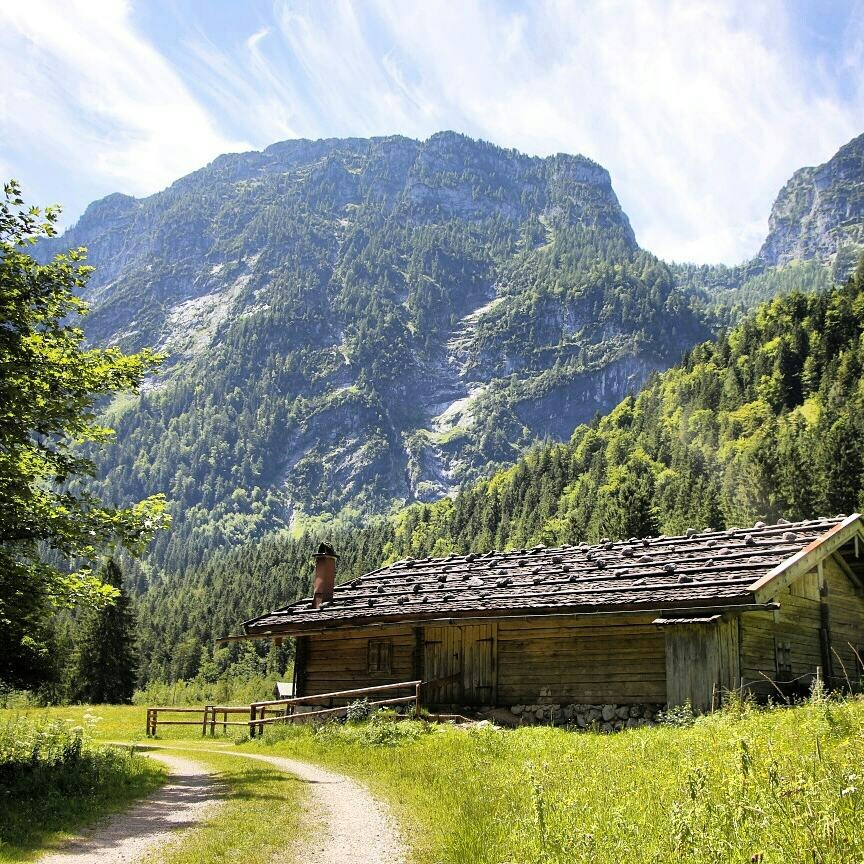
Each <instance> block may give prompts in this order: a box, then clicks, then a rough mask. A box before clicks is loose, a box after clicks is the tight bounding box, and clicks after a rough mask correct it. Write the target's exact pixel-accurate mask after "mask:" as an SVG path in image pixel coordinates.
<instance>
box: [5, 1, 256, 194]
mask: <svg viewBox="0 0 864 864" xmlns="http://www.w3.org/2000/svg"><path fill="white" fill-rule="evenodd" d="M0 80H2V81H3V93H4V100H3V102H2V103H0V128H2V139H0V140H2V145H3V149H4V151H12V152H13V153H14V152H16V151H17V152H18V154H20V152H21V150H22V149H24V150H26V151H27V152H28V154H29V155H30V156H31V157H32V156H33V155H34V154H36V155H37V156H38V157H39V158H41V159H42V160H44V161H45V162H48V163H53V164H60V165H62V166H64V168H65V170H66V171H67V172H75V173H76V174H78V175H79V177H80V178H81V180H82V181H84V180H85V178H88V177H89V178H90V180H91V182H92V183H93V184H94V185H96V186H97V187H99V188H104V187H105V185H106V184H111V186H113V188H115V189H122V190H123V191H126V192H130V193H139V194H143V193H149V192H152V191H154V190H155V189H158V188H160V187H161V186H165V185H166V184H168V183H169V182H171V181H172V180H174V179H176V178H177V177H178V176H180V175H182V174H184V173H187V172H189V171H191V170H193V169H195V168H197V167H200V166H201V164H202V163H204V162H206V161H208V160H209V159H212V158H213V157H215V156H217V155H218V154H219V153H222V152H225V151H229V150H234V149H238V148H242V147H247V148H248V146H249V145H248V144H246V143H245V142H243V141H237V140H231V139H230V138H228V137H226V136H224V135H222V134H221V133H220V131H219V126H218V124H217V123H216V122H215V121H214V120H213V118H212V117H210V116H208V114H207V112H206V111H205V110H204V109H203V108H202V107H201V105H200V104H199V103H198V101H197V100H196V99H194V98H193V97H192V96H191V95H190V93H189V90H188V89H187V87H186V85H185V84H184V82H183V81H182V80H181V78H180V77H179V76H178V75H177V74H176V72H175V71H174V70H173V69H172V67H171V66H170V64H168V63H167V62H166V61H165V59H164V58H163V57H162V55H161V54H160V53H159V52H158V51H157V50H156V49H155V48H154V47H153V46H152V45H150V44H149V43H148V42H147V41H145V40H144V39H143V38H142V37H141V36H140V35H139V34H138V33H136V31H135V29H134V28H133V26H132V23H131V21H130V8H129V6H128V4H127V3H125V2H117V0H105V2H100V0H38V2H35V3H31V4H26V5H25V4H15V3H6V4H2V5H0Z"/></svg>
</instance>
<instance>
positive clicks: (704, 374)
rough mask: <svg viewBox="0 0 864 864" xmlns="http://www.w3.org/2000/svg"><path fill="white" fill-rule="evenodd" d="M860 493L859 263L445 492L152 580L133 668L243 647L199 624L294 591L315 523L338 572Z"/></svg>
mask: <svg viewBox="0 0 864 864" xmlns="http://www.w3.org/2000/svg"><path fill="white" fill-rule="evenodd" d="M862 492H864V263H862V264H861V265H859V268H858V270H857V272H856V274H855V276H854V277H853V278H852V279H850V280H849V281H848V283H847V284H845V285H844V286H842V287H837V288H835V289H834V290H832V291H830V292H827V293H821V294H814V295H804V294H801V293H793V294H790V295H787V296H784V297H780V298H777V299H775V300H774V301H772V302H770V303H768V304H766V305H763V306H761V307H760V308H759V309H758V310H757V311H756V312H755V314H753V315H752V316H751V317H749V318H748V319H747V320H746V321H744V322H743V323H742V324H741V325H739V326H738V327H736V328H734V329H732V330H731V331H729V332H728V333H727V334H726V335H724V336H722V337H720V338H719V339H718V340H717V341H714V342H706V343H703V344H701V345H699V346H697V347H696V348H694V349H693V350H692V351H691V352H690V353H689V354H688V355H687V357H686V358H685V359H684V361H683V362H682V363H681V364H680V365H678V366H676V367H674V368H672V369H670V370H669V371H667V372H665V373H663V374H658V375H657V376H655V377H654V378H653V379H652V380H651V381H650V382H649V383H648V385H647V386H646V387H645V388H644V389H643V390H642V391H641V392H640V393H639V394H638V395H636V396H635V397H628V398H626V399H624V400H623V401H622V402H621V403H620V404H619V405H618V406H617V407H616V408H615V409H614V410H613V411H612V412H611V413H610V414H609V415H608V416H606V417H604V418H602V419H600V420H598V421H595V422H592V423H589V424H584V425H581V426H579V427H578V428H577V429H576V431H575V432H574V433H573V436H572V438H571V439H570V441H569V442H568V443H561V444H549V445H546V446H541V447H538V448H535V449H534V450H533V451H532V452H531V453H530V454H529V455H527V456H526V457H524V458H523V459H521V460H520V461H519V462H518V463H517V464H516V465H515V466H513V467H512V468H509V469H507V470H503V471H501V472H499V473H498V474H496V475H495V476H494V477H492V478H491V479H488V480H483V481H480V482H478V483H476V484H475V485H474V486H472V487H471V488H469V489H467V490H465V491H463V492H462V493H460V494H459V495H457V496H456V497H455V498H454V499H453V500H449V499H447V500H444V501H440V502H437V503H433V504H427V505H415V506H412V507H409V508H407V509H406V510H404V511H403V512H402V513H400V514H399V515H398V516H396V517H395V518H392V519H387V520H385V519H379V520H377V521H374V522H373V523H372V524H370V525H369V526H368V527H366V528H365V529H363V530H355V531H350V530H342V531H338V532H333V531H330V532H324V533H316V532H312V533H309V534H307V535H305V536H303V537H302V538H300V539H299V540H293V539H290V538H283V539H278V538H273V539H270V540H268V541H266V542H263V543H258V544H254V545H250V546H248V547H239V548H237V549H235V550H233V551H232V552H231V553H229V554H227V555H217V556H214V557H213V558H212V559H211V560H209V561H208V562H207V563H206V564H205V565H203V566H201V567H199V568H192V569H190V570H188V571H187V572H185V573H184V574H182V575H178V576H176V577H171V578H170V579H167V580H166V581H165V582H164V583H162V584H156V585H153V586H152V587H150V588H149V589H147V590H145V592H144V594H143V595H142V596H141V597H140V599H139V602H138V608H139V620H140V621H141V622H142V627H143V632H142V640H143V641H142V648H143V652H144V656H145V665H144V667H143V672H144V675H145V676H149V677H154V678H173V677H188V676H191V675H194V674H195V673H196V671H197V669H198V668H199V664H200V663H201V662H202V656H203V662H204V663H205V664H206V665H207V668H208V669H209V670H210V674H217V670H218V669H220V668H221V669H224V668H225V667H226V666H227V665H228V664H229V663H230V662H231V660H232V659H235V658H236V657H238V656H239V655H240V654H241V653H242V652H243V651H248V650H249V649H248V647H247V648H242V649H241V648H240V647H237V646H233V647H231V648H223V649H219V651H217V654H216V658H215V660H216V662H215V664H214V663H213V662H212V657H211V651H212V648H211V646H212V639H213V638H215V637H218V636H221V635H225V634H226V633H229V632H233V631H234V630H235V629H236V628H237V626H238V625H239V623H240V622H241V621H242V620H243V619H245V618H246V617H249V616H251V615H253V614H256V613H259V612H261V611H263V610H265V609H269V608H273V607H276V606H278V605H280V604H282V603H284V602H287V601H289V600H291V599H293V598H294V597H296V596H298V595H299V594H301V593H303V592H305V591H307V590H308V588H309V583H310V580H311V575H312V568H311V564H310V563H309V556H310V554H311V552H312V550H313V548H314V546H315V544H316V543H317V542H318V541H319V540H320V539H322V538H323V537H326V538H327V539H328V540H329V541H330V542H332V543H333V544H334V545H335V546H336V547H337V549H338V551H339V553H340V554H341V555H342V558H341V559H340V564H339V566H340V575H341V578H344V579H347V578H349V577H351V576H353V575H356V574H358V573H360V572H362V571H364V570H368V569H371V568H373V567H374V566H376V565H377V564H379V563H381V562H382V561H384V560H393V559H396V558H400V557H403V556H405V555H413V556H415V557H421V556H425V555H443V554H447V553H449V552H467V551H481V550H488V549H491V548H499V549H500V548H505V547H524V546H528V545H531V544H535V543H538V542H542V543H546V544H552V543H562V542H568V543H575V542H581V541H588V542H597V541H598V540H600V539H602V538H603V537H609V538H621V537H629V536H639V535H648V534H661V533H680V532H683V531H685V530H686V529H687V528H689V527H693V528H703V527H714V528H722V527H729V526H733V525H747V524H750V523H752V522H753V521H755V520H757V519H766V520H770V519H776V518H778V517H780V516H784V517H786V518H788V519H800V518H809V517H814V516H817V515H824V514H826V513H827V514H834V513H839V512H851V511H853V510H855V509H856V508H859V507H861V506H862V503H864V499H862ZM141 587H142V588H143V587H144V586H143V585H142V586H141ZM177 646H180V650H177Z"/></svg>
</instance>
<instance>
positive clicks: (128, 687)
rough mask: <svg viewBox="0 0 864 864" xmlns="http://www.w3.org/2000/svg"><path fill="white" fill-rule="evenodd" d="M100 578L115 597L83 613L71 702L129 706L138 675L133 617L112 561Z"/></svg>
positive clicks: (110, 559)
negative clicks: (108, 603) (110, 588)
mask: <svg viewBox="0 0 864 864" xmlns="http://www.w3.org/2000/svg"><path fill="white" fill-rule="evenodd" d="M100 575H101V578H102V581H103V583H104V584H105V585H110V586H111V587H112V588H114V589H115V590H116V591H117V592H118V593H117V596H116V598H115V599H114V602H113V604H110V605H104V606H102V607H101V608H99V609H90V610H88V611H87V612H86V613H85V619H84V621H83V623H82V625H81V628H80V630H79V633H78V640H77V641H78V644H77V650H76V657H75V664H74V668H73V675H72V682H71V693H72V699H73V700H74V701H76V702H91V703H94V704H105V703H120V702H129V701H131V699H132V693H133V691H134V690H135V679H136V674H137V652H136V648H135V616H134V615H133V613H132V610H131V608H130V600H129V595H128V594H127V593H126V591H125V590H124V589H123V574H122V573H121V572H120V568H119V567H118V566H117V564H116V563H115V562H114V559H113V558H109V559H108V561H107V563H106V564H105V568H104V570H103V572H102V573H101V574H100Z"/></svg>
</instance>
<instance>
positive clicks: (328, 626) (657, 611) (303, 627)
mask: <svg viewBox="0 0 864 864" xmlns="http://www.w3.org/2000/svg"><path fill="white" fill-rule="evenodd" d="M774 608H776V604H755V603H753V602H752V596H751V595H742V596H741V597H740V598H738V599H731V598H727V599H726V600H724V601H718V602H717V603H706V602H698V603H693V602H692V601H691V602H690V603H679V604H675V603H663V604H652V605H644V606H638V605H632V604H631V605H628V606H618V607H615V608H608V607H607V608H603V609H598V608H596V607H595V608H590V607H589V608H586V607H584V606H582V607H566V608H561V609H552V608H550V609H542V610H538V609H536V608H535V609H514V610H507V611H502V610H497V609H496V610H488V611H485V610H484V611H476V610H471V611H466V612H461V613H459V612H454V613H452V614H450V615H441V614H440V613H429V614H427V615H422V614H420V615H410V614H405V615H401V616H380V617H377V618H374V619H373V618H369V617H365V618H360V619H356V618H337V619H331V620H329V621H321V622H315V621H310V622H305V621H304V622H298V623H286V624H284V625H276V626H273V627H268V628H267V629H266V630H261V631H253V632H249V633H246V634H242V635H239V636H226V637H224V638H223V639H220V640H218V641H219V642H220V643H221V642H242V641H246V640H252V639H272V638H278V637H282V636H306V635H312V634H316V633H332V632H334V631H339V630H357V629H367V628H375V629H380V628H383V627H399V626H416V625H421V624H457V623H467V622H470V621H489V620H496V621H503V620H526V621H527V620H531V621H534V620H537V619H542V618H562V617H566V618H599V617H602V616H607V617H609V616H619V615H628V616H634V615H643V616H648V615H655V616H660V617H664V616H674V615H684V614H693V615H714V614H724V613H736V612H754V611H762V612H764V611H770V610H772V609H774Z"/></svg>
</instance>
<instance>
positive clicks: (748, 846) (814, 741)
mask: <svg viewBox="0 0 864 864" xmlns="http://www.w3.org/2000/svg"><path fill="white" fill-rule="evenodd" d="M244 748H254V749H256V750H265V749H266V750H269V751H270V752H278V753H282V754H285V755H290V756H294V757H299V758H305V759H309V760H312V761H315V762H319V763H322V764H325V765H328V766H330V767H333V768H335V769H337V770H341V771H344V772H346V773H348V774H352V775H354V776H357V777H360V778H363V779H366V780H368V781H369V782H370V784H371V785H372V786H373V788H374V789H375V790H376V791H377V792H378V793H379V794H381V795H383V796H385V797H387V798H389V800H390V801H391V802H393V803H394V805H395V806H396V808H397V812H398V813H399V814H400V816H401V817H402V820H403V824H405V826H406V827H408V828H409V829H410V830H409V831H408V832H406V833H407V834H408V836H409V838H410V839H411V840H412V841H413V842H414V844H415V849H416V853H417V858H418V860H419V861H423V862H428V864H432V862H452V864H457V862H459V864H501V862H513V864H517V862H518V864H533V862H537V864H551V862H556V864H557V862H562V864H563V862H568V864H570V862H579V861H584V862H589V861H590V862H598V861H600V862H607V861H608V862H613V861H627V862H628V864H639V862H645V864H648V862H652V864H656V862H678V861H688V862H706V864H707V862H712V864H722V862H730V864H731V862H748V861H755V862H762V864H773V862H777V864H780V862H784V864H787V862H818V864H835V862H836V864H840V862H842V864H860V862H861V861H862V860H864V829H862V825H861V819H862V816H864V795H862V791H861V790H862V781H864V703H862V702H849V703H844V704H840V703H824V704H818V705H809V706H806V707H802V708H795V709H776V710H772V711H758V710H753V709H750V708H747V707H746V706H745V707H744V708H742V709H741V710H738V711H737V712H726V713H722V714H718V715H714V716H711V717H706V718H703V719H701V720H699V721H698V722H697V723H696V724H695V725H693V726H691V727H689V728H668V727H660V728H653V729H639V730H634V731H632V732H626V733H621V734H617V735H600V734H593V733H588V734H574V733H571V732H567V731H564V730H559V729H548V728H545V729H544V728H533V729H520V730H516V731H512V732H502V731H495V730H490V729H484V730H477V731H473V732H464V731H461V730H455V729H437V730H433V731H432V732H430V733H429V734H422V735H419V736H417V737H414V738H413V739H412V738H410V737H407V738H406V739H405V740H404V741H403V742H402V743H397V744H395V745H391V746H380V745H379V746H376V745H370V744H369V743H364V742H363V741H362V740H358V736H357V734H356V732H355V731H352V730H350V729H347V730H345V731H344V732H327V733H325V734H323V735H322V734H321V733H318V734H315V733H313V732H312V731H311V730H310V729H308V728H298V729H292V730H291V731H285V732H281V733H276V734H273V735H271V736H270V743H269V744H268V743H247V744H245V745H244Z"/></svg>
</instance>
